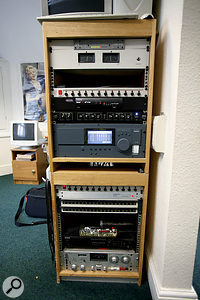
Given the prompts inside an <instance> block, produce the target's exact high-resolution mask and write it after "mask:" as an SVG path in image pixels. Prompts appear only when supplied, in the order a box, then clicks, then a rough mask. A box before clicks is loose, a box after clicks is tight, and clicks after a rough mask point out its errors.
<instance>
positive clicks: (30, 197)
mask: <svg viewBox="0 0 200 300" xmlns="http://www.w3.org/2000/svg"><path fill="white" fill-rule="evenodd" d="M24 201H25V212H26V214H27V215H28V216H30V217H33V218H45V219H47V220H44V221H37V222H32V223H21V222H19V221H18V218H19V216H20V214H21V212H22V210H23V205H24ZM40 224H47V229H48V239H49V247H50V251H51V259H52V261H54V258H55V248H54V231H53V216H52V205H51V184H50V181H49V180H48V179H47V180H46V182H45V187H42V188H32V189H30V190H28V192H27V193H26V195H24V196H23V197H22V198H21V200H20V203H19V207H18V210H17V213H16V215H15V225H16V226H18V227H22V226H33V225H40Z"/></svg>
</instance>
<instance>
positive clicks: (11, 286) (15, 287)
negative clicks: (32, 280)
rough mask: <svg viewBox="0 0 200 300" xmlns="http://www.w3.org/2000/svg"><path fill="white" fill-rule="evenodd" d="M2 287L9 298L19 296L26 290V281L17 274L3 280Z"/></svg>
mask: <svg viewBox="0 0 200 300" xmlns="http://www.w3.org/2000/svg"><path fill="white" fill-rule="evenodd" d="M2 289H3V292H4V294H5V295H6V296H7V297H9V298H17V297H19V296H21V294H22V293H23V291H24V283H23V281H22V280H21V279H20V278H19V277H17V276H10V277H8V278H6V279H5V280H4V282H3V285H2Z"/></svg>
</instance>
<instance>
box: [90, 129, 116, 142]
mask: <svg viewBox="0 0 200 300" xmlns="http://www.w3.org/2000/svg"><path fill="white" fill-rule="evenodd" d="M112 141H113V132H112V130H87V144H90V145H91V144H94V145H97V144H98V145H105V144H107V145H112Z"/></svg>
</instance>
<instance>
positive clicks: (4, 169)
mask: <svg viewBox="0 0 200 300" xmlns="http://www.w3.org/2000/svg"><path fill="white" fill-rule="evenodd" d="M8 174H12V164H9V165H1V166H0V176H3V175H8Z"/></svg>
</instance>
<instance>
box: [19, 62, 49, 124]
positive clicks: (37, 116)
mask: <svg viewBox="0 0 200 300" xmlns="http://www.w3.org/2000/svg"><path fill="white" fill-rule="evenodd" d="M21 76H22V88H23V99H24V119H25V120H36V121H40V122H42V121H46V119H47V114H46V98H45V76H44V63H23V64H21Z"/></svg>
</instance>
